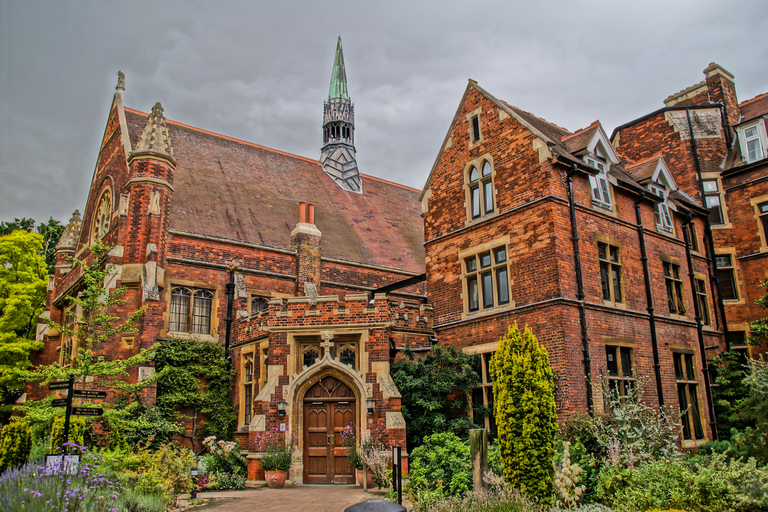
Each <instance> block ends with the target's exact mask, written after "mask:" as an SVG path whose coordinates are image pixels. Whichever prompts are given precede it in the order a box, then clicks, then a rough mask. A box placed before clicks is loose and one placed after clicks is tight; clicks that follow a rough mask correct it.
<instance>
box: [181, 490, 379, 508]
mask: <svg viewBox="0 0 768 512" xmlns="http://www.w3.org/2000/svg"><path fill="white" fill-rule="evenodd" d="M197 497H198V499H208V498H215V499H216V500H217V501H218V500H222V501H219V502H218V503H216V502H214V503H211V504H209V505H206V506H205V507H202V510H205V511H206V512H207V511H209V510H215V511H218V512H225V511H226V512H252V511H254V510H258V511H259V512H278V511H280V512H343V510H344V509H345V508H347V507H348V506H350V505H354V504H355V503H359V502H361V501H367V500H380V499H384V497H383V495H382V494H379V493H376V492H370V493H365V492H363V490H362V489H361V488H360V487H358V486H356V485H302V486H296V487H284V488H283V489H268V488H266V487H263V488H260V489H253V490H245V491H222V492H202V493H199V494H198V495H197ZM223 500H226V501H223ZM193 510H195V509H193ZM196 510H201V509H200V508H198V509H196Z"/></svg>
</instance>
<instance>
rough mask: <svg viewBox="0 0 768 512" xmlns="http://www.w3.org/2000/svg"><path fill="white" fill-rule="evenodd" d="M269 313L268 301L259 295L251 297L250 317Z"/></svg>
mask: <svg viewBox="0 0 768 512" xmlns="http://www.w3.org/2000/svg"><path fill="white" fill-rule="evenodd" d="M267 311H269V299H267V298H266V297H261V296H259V295H251V315H259V316H261V315H263V314H265V313H266V312H267Z"/></svg>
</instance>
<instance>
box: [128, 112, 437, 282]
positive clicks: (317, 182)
mask: <svg viewBox="0 0 768 512" xmlns="http://www.w3.org/2000/svg"><path fill="white" fill-rule="evenodd" d="M125 114H126V121H127V123H128V128H129V132H130V137H131V142H132V144H135V141H136V140H137V138H138V136H139V134H140V132H141V129H142V127H143V126H144V123H145V121H146V118H147V114H144V113H142V112H139V111H136V110H132V109H128V108H126V109H125ZM167 125H168V130H169V133H170V136H171V142H172V144H173V149H174V153H175V157H176V161H177V165H176V170H175V172H174V179H173V187H174V189H175V192H174V194H173V200H172V201H171V214H170V225H169V227H170V228H171V229H176V230H180V231H186V232H191V233H196V234H203V235H210V236H217V237H222V238H228V239H232V240H238V241H244V242H250V243H255V244H260V245H266V246H269V247H276V248H281V249H290V245H291V236H290V234H291V231H292V230H293V228H294V227H295V225H296V222H298V203H299V202H300V201H307V202H310V203H314V205H315V224H316V225H317V227H318V229H319V230H320V231H321V232H322V238H321V254H322V256H323V257H329V258H335V259H340V260H345V261H351V262H357V263H363V264H371V265H379V266H383V267H389V268H395V269H401V270H407V271H411V272H424V248H423V246H422V245H421V244H422V242H423V241H424V230H423V221H422V218H421V205H420V203H419V201H418V196H419V191H418V190H415V189H412V188H409V187H405V186H402V185H397V184H395V183H391V182H388V181H385V180H382V179H378V178H374V177H372V176H366V175H362V174H361V177H362V179H363V183H364V187H363V190H365V194H357V193H353V192H346V191H344V190H342V189H341V188H340V187H339V186H338V185H336V184H335V183H334V182H333V180H332V179H331V178H330V177H329V176H328V175H327V174H326V173H325V172H324V171H323V169H322V167H321V165H320V163H319V162H318V161H317V160H311V159H308V158H304V157H300V156H296V155H291V154H288V153H284V152H281V151H278V150H274V149H270V148H267V147H264V146H259V145H257V144H253V143H249V142H245V141H241V140H237V139H233V138H229V137H226V136H223V135H219V134H216V133H211V132H207V131H205V130H201V129H199V128H194V127H192V126H187V125H183V124H180V123H177V122H174V121H170V120H167Z"/></svg>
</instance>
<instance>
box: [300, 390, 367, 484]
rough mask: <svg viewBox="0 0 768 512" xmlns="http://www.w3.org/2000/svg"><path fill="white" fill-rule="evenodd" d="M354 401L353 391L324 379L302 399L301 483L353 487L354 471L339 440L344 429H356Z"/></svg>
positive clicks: (341, 440) (341, 441)
mask: <svg viewBox="0 0 768 512" xmlns="http://www.w3.org/2000/svg"><path fill="white" fill-rule="evenodd" d="M355 412H356V401H355V395H354V393H353V392H352V390H351V389H350V388H349V386H347V385H346V384H344V383H343V382H341V381H339V380H338V379H335V378H333V377H330V376H328V377H325V378H323V379H322V380H321V381H320V382H318V383H317V384H315V385H314V386H312V387H311V388H310V389H309V391H307V394H306V395H305V396H304V483H305V484H352V483H354V482H355V476H354V473H353V472H354V469H353V468H352V466H350V465H349V461H348V460H347V448H346V447H345V446H344V440H343V439H342V437H341V431H342V430H343V429H344V427H346V426H348V425H351V426H352V428H354V427H355Z"/></svg>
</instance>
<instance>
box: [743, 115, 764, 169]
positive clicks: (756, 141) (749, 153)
mask: <svg viewBox="0 0 768 512" xmlns="http://www.w3.org/2000/svg"><path fill="white" fill-rule="evenodd" d="M739 135H740V137H739V138H740V139H741V154H742V156H743V157H744V159H745V160H746V161H747V163H752V162H757V161H758V160H762V159H763V158H765V139H766V134H765V124H764V123H763V121H762V119H760V121H759V122H757V123H755V124H752V125H751V126H746V127H744V128H739Z"/></svg>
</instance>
